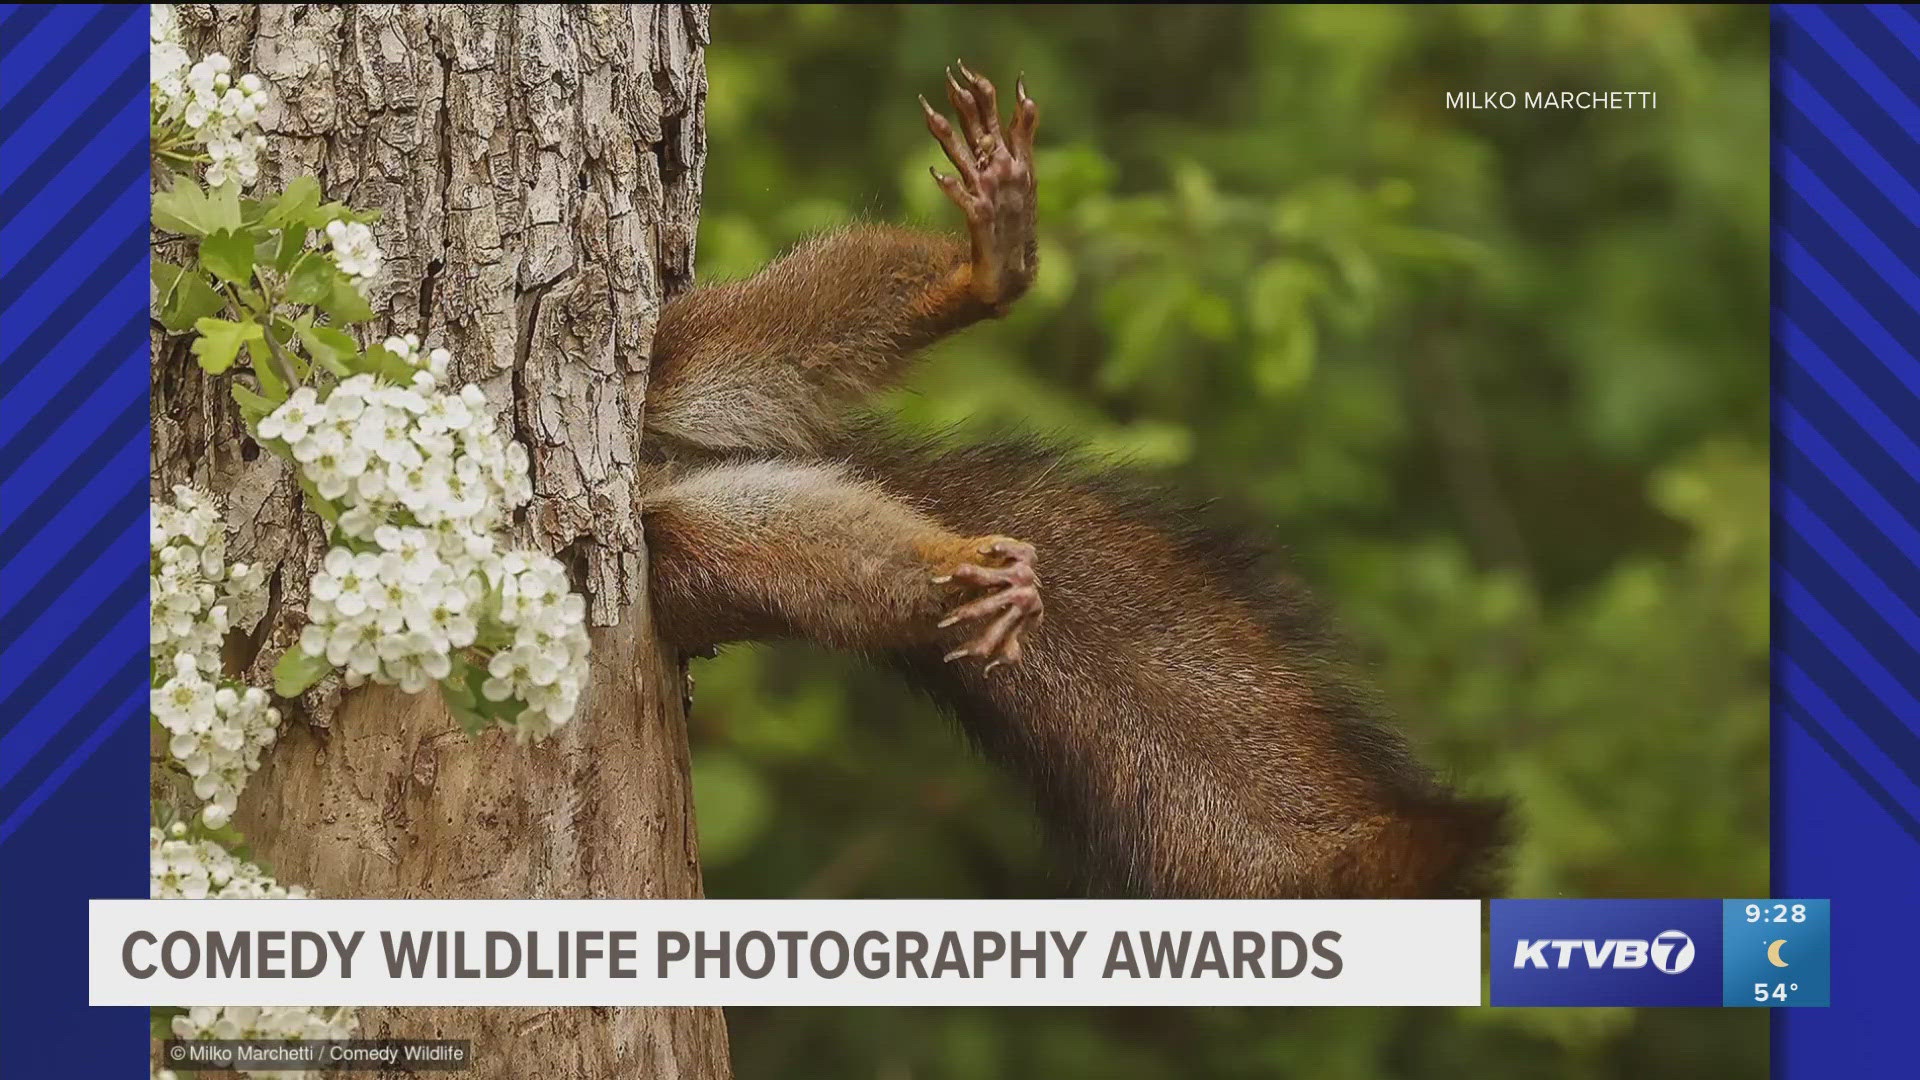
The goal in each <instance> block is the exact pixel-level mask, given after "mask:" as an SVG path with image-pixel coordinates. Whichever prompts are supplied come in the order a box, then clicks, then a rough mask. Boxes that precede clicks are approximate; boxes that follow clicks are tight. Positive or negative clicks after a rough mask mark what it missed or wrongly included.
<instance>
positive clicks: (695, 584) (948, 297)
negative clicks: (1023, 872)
mask: <svg viewBox="0 0 1920 1080" xmlns="http://www.w3.org/2000/svg"><path fill="white" fill-rule="evenodd" d="M969 79H970V85H972V86H973V87H975V88H976V90H977V88H978V87H979V86H980V85H983V84H984V83H985V80H980V79H978V78H977V77H974V76H971V75H969ZM962 93H964V91H962V90H961V89H960V87H959V86H958V84H956V85H955V88H954V91H953V92H952V93H951V94H950V98H951V99H952V100H953V101H954V103H955V106H956V108H957V109H959V110H960V113H961V116H962V119H963V121H967V123H965V124H964V125H963V126H965V127H966V134H967V139H968V141H967V143H966V146H970V147H975V148H984V149H980V154H981V156H980V158H979V159H978V160H977V161H971V162H967V163H965V164H963V163H962V161H961V159H960V158H956V159H955V160H956V165H957V166H959V167H961V170H962V174H963V175H962V177H961V178H960V179H959V180H954V179H952V178H946V179H943V180H942V184H941V186H942V188H943V189H944V190H947V191H948V193H949V194H950V195H953V196H954V197H955V199H956V201H957V202H959V203H960V204H961V205H962V207H963V208H964V209H966V210H967V217H968V222H969V228H970V232H971V235H972V243H971V245H968V244H962V243H960V242H958V241H953V240H945V239H940V238H933V237H924V236H920V235H918V234H915V233H910V232H906V231H903V230H899V229H890V228H879V227H867V228H860V229H854V230H850V231H847V232H843V233H838V234H835V235H832V236H828V237H825V238H822V239H820V240H816V241H814V242H812V243H810V244H808V245H805V246H803V247H802V248H800V249H798V250H797V251H796V252H794V253H793V254H791V255H788V256H787V257H785V258H783V259H781V260H779V261H778V262H776V263H774V264H773V265H772V266H770V267H769V268H768V269H767V270H766V271H764V272H762V273H761V274H760V275H758V276H756V277H754V278H752V279H751V280H749V281H745V282H740V283H736V284H732V285H726V286H721V287H718V288H710V289H704V290H700V291H697V292H694V293H692V294H689V295H687V296H685V297H681V298H679V299H676V300H675V301H673V302H672V303H671V304H669V306H668V308H667V310H666V312H665V314H664V315H663V317H662V320H661V326H660V331H659V335H658V340H657V344H656V354H655V356H654V358H653V369H652V388H651V390H650V400H649V411H648V416H647V428H648V433H649V441H650V443H652V444H653V445H656V446H664V447H666V448H667V451H666V452H667V456H669V457H670V458H673V459H675V460H676V461H677V464H675V465H672V466H670V467H669V468H667V469H666V470H665V471H664V473H663V477H664V479H663V480H662V481H661V482H660V483H658V484H656V485H654V486H653V487H652V489H651V490H650V491H648V493H647V494H646V496H645V498H646V505H645V516H644V520H645V525H646V530H647V539H648V546H649V550H650V554H651V559H652V582H651V584H652V596H653V602H654V604H655V607H656V613H657V615H658V618H659V625H660V627H661V631H662V633H663V634H664V635H666V636H667V637H668V638H669V639H670V640H673V641H676V642H678V643H680V644H681V645H683V646H686V647H688V648H689V649H692V648H698V647H703V646H707V645H713V644H719V643H722V642H727V641H735V640H742V639H758V638H771V637H801V638H807V639H810V640H815V641H819V642H822V643H825V644H828V645H833V646H838V647H842V648H848V649H856V650H861V651H863V652H866V653H868V654H870V655H873V656H875V657H876V658H879V659H882V660H883V661H885V662H887V663H890V664H893V665H894V666H896V667H898V668H900V669H901V670H903V671H904V672H905V673H906V675H907V676H908V678H909V679H911V680H912V681H913V682H914V683H915V684H916V685H918V686H920V687H921V688H923V689H924V690H926V691H927V692H928V693H930V694H931V695H932V696H934V697H935V698H936V699H937V700H939V701H940V702H942V703H943V704H945V705H947V706H948V707H950V708H951V709H952V710H953V711H954V712H955V713H956V714H957V716H958V717H959V719H960V721H961V723H962V725H963V726H964V728H965V729H966V731H967V732H968V734H969V735H970V736H971V737H972V738H973V739H974V741H975V742H976V743H977V744H978V745H979V746H981V747H982V748H983V749H984V750H985V752H986V753H987V754H988V755H989V756H991V757H993V758H994V759H996V760H998V761H1000V762H1001V763H1002V764H1004V765H1005V766H1007V767H1008V768H1010V769H1012V770H1013V771H1014V772H1015V773H1016V774H1018V775H1019V776H1020V777H1021V778H1022V779H1024V780H1025V781H1026V782H1027V784H1028V785H1029V786H1030V788H1031V790H1032V791H1033V792H1034V795H1035V797H1036V800H1037V802H1038V804H1039V806H1040V808H1041V811H1042V816H1043V818H1044V819H1045V820H1046V821H1047V822H1048V824H1049V826H1050V827H1051V828H1052V830H1053V831H1054V832H1055V834H1056V835H1057V836H1058V837H1059V839H1060V840H1061V841H1062V842H1063V844H1064V846H1065V847H1066V849H1067V850H1068V851H1069V852H1071V853H1073V854H1075V855H1077V856H1078V857H1079V862H1080V864H1081V866H1082V867H1083V870H1084V873H1085V876H1086V877H1087V879H1088V884H1089V885H1090V886H1091V887H1092V888H1093V889H1094V890H1096V891H1099V892H1112V893H1128V894H1135V895H1146V896H1168V897H1171V896H1181V897H1307V896H1354V897H1398V896H1475V895H1484V894H1486V893H1487V892H1490V891H1492V890H1493V889H1494V888H1495V886H1496V883H1497V878H1498V862H1499V854H1500V851H1501V849H1502V845H1503V842H1504V838H1505V832H1506V830H1505V817H1504V809H1503V807H1502V805H1501V804H1500V803H1499V802H1497V801H1492V800H1473V799H1467V798H1462V797H1460V796H1457V795H1455V794H1453V793H1452V792H1451V791H1449V790H1448V789H1447V788H1446V787H1445V786H1444V785H1443V784H1442V783H1440V782H1439V780H1437V779H1436V778H1435V777H1434V776H1433V775H1432V774H1431V773H1430V772H1429V771H1427V770H1426V769H1424V768H1423V767H1421V766H1420V764H1419V763H1418V762H1417V761H1415V759H1414V758H1413V756H1412V755H1411V753H1410V752H1409V751H1408V749H1407V747H1406V744H1405V742H1404V740H1403V739H1402V738H1401V737H1400V736H1399V734H1398V733H1396V732H1395V731H1393V730H1392V729H1391V728H1389V727H1386V726H1384V725H1382V724H1380V723H1378V722H1377V721H1376V720H1375V719H1373V710H1372V709H1371V708H1370V706H1369V703H1368V702H1367V701H1366V700H1365V698H1364V696H1363V695H1361V694H1359V693H1358V692H1356V691H1355V690H1354V689H1353V686H1354V684H1353V682H1352V681H1350V680H1349V679H1348V678H1347V677H1346V672H1345V670H1344V668H1343V666H1342V665H1341V664H1339V663H1338V662H1337V661H1336V660H1335V659H1334V656H1335V653H1334V651H1333V650H1332V649H1331V647H1330V645H1329V642H1328V640H1327V638H1326V637H1325V635H1324V634H1323V633H1322V632H1321V631H1320V630H1319V629H1318V627H1319V625H1320V624H1319V622H1318V620H1317V619H1315V618H1314V617H1313V615H1312V613H1311V612H1310V611H1309V610H1308V607H1307V605H1306V603H1305V601H1304V599H1303V594H1302V593H1301V592H1300V590H1298V589H1297V588H1295V587H1293V586H1292V585H1291V584H1290V583H1289V579H1288V578H1287V576H1286V575H1285V573H1284V572H1283V571H1281V569H1280V568H1278V567H1276V566H1274V565H1273V563H1272V560H1271V558H1270V556H1269V555H1268V554H1267V553H1266V552H1265V551H1263V550H1262V549H1261V548H1259V547H1257V546H1252V545H1248V544H1246V543H1244V542H1242V541H1240V540H1238V539H1236V538H1234V537H1233V536H1232V535H1231V534H1230V533H1227V532H1224V531H1222V530H1220V529H1218V528H1215V527H1213V526H1210V525H1208V524H1206V522H1207V519H1208V517H1209V515H1208V514H1207V513H1206V511H1205V510H1204V509H1203V508H1200V507H1195V506H1191V505H1188V504H1187V503H1186V502H1185V501H1184V500H1182V499H1180V498H1178V497H1177V496H1174V495H1172V494H1170V493H1167V492H1164V491H1161V490H1158V489H1156V488H1155V487H1153V486H1151V485H1148V484H1145V483H1143V482H1140V481H1138V480H1135V479H1131V478H1128V477H1126V476H1125V475H1123V474H1121V473H1118V472H1114V471H1102V470H1100V469H1097V468H1094V467H1092V466H1090V465H1088V464H1086V463H1083V462H1080V461H1078V460H1077V459H1076V458H1075V457H1074V456H1073V455H1072V454H1070V453H1068V452H1065V451H1063V450H1061V449H1059V448H1056V447H1053V446H1050V445H1047V444H1045V443H1043V442H1040V441H1038V440H1033V439H1015V440H1010V441H1003V442H998V443H993V444H988V445H978V446H959V445H946V444H943V443H941V442H940V441H937V440H910V439H903V438H897V437H892V436H888V435H886V434H884V433H883V432H881V431H880V430H879V429H878V428H876V427H874V426H872V425H869V424H849V423H847V422H846V421H845V419H844V418H843V411H844V409H845V407H846V406H847V405H848V404H849V403H851V402H853V401H857V400H858V399H859V398H860V397H862V396H864V395H866V394H868V393H871V392H872V391H873V390H875V389H878V388H880V387H883V386H886V385H890V384H891V383H892V382H894V381H895V380H897V379H898V377H899V376H900V373H901V372H902V371H903V369H904V368H905V366H906V363H907V360H908V358H909V356H910V354H911V353H912V352H913V351H914V350H915V349H917V348H919V347H921V346H923V345H925V344H928V343H929V342H931V341H933V340H934V339H936V338H938V337H939V336H940V335H942V334H945V333H950V332H952V331H954V330H956V329H959V328H960V327H962V326H964V325H967V324H968V323H971V322H973V321H976V320H978V319H980V318H984V317H987V316H989V315H992V314H994V313H996V312H997V311H999V310H1001V309H1003V308H1004V307H1005V305H1006V303H1008V302H1010V301H1011V299H1012V298H1014V297H1017V296H1018V295H1019V293H1020V292H1021V291H1023V290H1024V289H1025V288H1026V286H1027V283H1028V282H1029V281H1030V280H1031V275H1032V271H1033V266H1034V262H1033V242H1032V241H1033V234H1032V227H1031V217H1032V192H1033V184H1032V176H1031V168H1030V158H1027V157H1025V156H1023V154H1024V152H1025V150H1030V145H1031V136H1032V122H1033V115H1034V114H1033V113H1032V103H1031V101H1029V100H1027V99H1026V97H1025V94H1024V92H1022V93H1021V94H1020V96H1019V101H1020V106H1019V107H1020V109H1021V112H1019V113H1018V114H1017V115H1018V116H1019V117H1020V119H1019V120H1016V122H1015V126H1014V128H1013V130H1012V132H1011V133H1010V136H1011V137H1008V136H1001V135H1000V133H999V132H998V130H997V128H996V129H994V130H993V132H992V137H990V138H984V139H983V138H981V135H982V133H983V131H985V129H984V128H983V127H982V126H981V120H980V118H981V117H983V116H986V115H991V114H992V113H993V109H992V108H991V104H992V97H991V94H992V91H991V87H988V88H987V90H986V91H985V92H984V101H983V100H982V98H981V96H979V95H978V94H976V96H974V97H971V98H969V99H968V100H967V101H966V102H965V103H963V102H962V100H961V97H960V96H958V95H960V94H962ZM969 106H971V109H970V108H969ZM928 112H929V121H928V122H929V126H930V128H932V130H933V131H934V133H935V135H936V137H938V138H940V139H941V141H942V143H943V144H945V145H948V146H949V153H950V155H952V154H954V153H955V150H954V146H953V144H954V143H955V142H957V141H958V135H957V133H956V132H955V131H954V130H953V129H952V128H951V127H950V126H948V127H945V128H944V130H943V125H944V124H945V122H944V121H943V120H940V118H938V117H937V116H935V115H934V114H932V112H931V110H929V111H928ZM1023 122H1024V124H1025V127H1024V142H1025V146H1024V147H1023V145H1022V138H1021V131H1022V128H1021V124H1022V123H1023ZM989 151H991V153H989ZM988 283H990V284H988ZM1001 534H1008V535H1011V536H1015V537H1018V538H1020V539H1021V540H1024V541H1027V542H1029V543H1031V544H1033V545H1034V546H1035V547H1036V548H1037V549H1038V558H1037V563H1035V564H1034V566H1036V567H1037V569H1038V572H1039V577H1040V583H1039V585H1038V588H1037V591H1038V595H1039V596H1040V597H1044V603H1045V612H1044V620H1043V619H1042V618H1041V611H1040V609H1039V604H1038V603H1037V602H1029V603H1022V604H1017V605H1016V604H1011V603H1007V604H1000V605H999V606H998V607H995V609H994V613H993V614H992V615H990V616H988V617H986V618H983V619H973V620H968V621H966V622H963V623H961V624H960V625H954V626H948V627H942V626H940V625H939V623H940V621H941V618H942V616H943V614H944V613H948V612H953V611H954V610H955V607H956V605H957V604H961V603H966V602H969V601H971V602H973V603H975V604H979V603H981V602H983V599H984V602H985V603H986V604H988V605H989V606H992V605H995V604H999V600H998V598H1001V597H1011V596H1012V595H1013V594H1014V593H1016V592H1018V591H1020V590H1017V589H1015V588H1012V587H1011V586H1005V587H1003V586H999V585H996V586H993V587H987V586H986V585H985V583H986V582H987V581H988V580H989V579H990V578H991V577H992V576H993V575H996V574H999V575H1002V577H1001V578H999V579H995V580H1001V581H1011V580H1013V578H1011V577H1008V576H1007V575H1009V574H1011V572H1012V570H1014V569H1020V570H1022V572H1024V568H1020V567H1011V568H1008V567H1001V566H996V565H994V564H995V560H996V559H1000V560H1001V562H1002V563H1005V562H1007V561H1008V560H1007V559H1002V558H1001V556H999V555H995V554H992V553H993V552H995V551H1001V552H1005V551H1006V550H1008V548H1006V547H1002V548H998V549H996V548H994V547H993V545H992V540H993V539H994V538H996V537H999V536H1000V535H1001ZM1016 546H1017V545H1016ZM1023 550H1024V549H1023ZM1013 561H1018V559H1014V560H1013ZM976 563H984V564H985V565H984V566H982V565H975V564H976ZM956 575H957V576H956ZM1019 580H1020V581H1021V582H1022V583H1023V585H1024V586H1030V585H1031V580H1032V579H1031V575H1029V576H1027V577H1024V578H1020V579H1019ZM982 588H986V592H985V593H984V594H983V593H982V592H981V589H982ZM996 590H998V591H996ZM1025 591H1026V592H1027V593H1032V592H1034V590H1033V589H1032V588H1031V587H1027V588H1025ZM1030 599H1031V598H1029V600H1030ZM980 623H990V624H993V626H990V627H989V629H988V630H981V628H980V626H979V624H980ZM995 627H997V628H998V631H999V633H998V635H997V636H996V635H995V632H994V628H995ZM958 652H965V653H967V655H966V656H963V657H961V658H960V659H959V660H958V661H957V662H948V659H947V658H951V657H953V656H954V655H955V654H956V653H958ZM983 659H991V660H993V661H996V662H999V663H1003V664H1004V665H1005V666H1000V667H997V668H989V667H988V666H987V665H986V664H983V663H980V662H978V661H979V660H983ZM1009 661H1018V662H1017V663H1011V662H1009Z"/></svg>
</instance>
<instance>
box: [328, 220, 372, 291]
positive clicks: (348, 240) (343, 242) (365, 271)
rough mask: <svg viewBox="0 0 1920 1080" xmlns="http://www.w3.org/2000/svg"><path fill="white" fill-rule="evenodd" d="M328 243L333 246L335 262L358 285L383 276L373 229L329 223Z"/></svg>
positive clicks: (351, 223) (355, 222)
mask: <svg viewBox="0 0 1920 1080" xmlns="http://www.w3.org/2000/svg"><path fill="white" fill-rule="evenodd" d="M327 240H328V242H330V243H331V244H332V245H333V262H334V265H335V266H338V267H339V268H340V272H341V273H343V274H345V275H347V276H348V277H349V278H351V279H352V280H353V283H354V284H355V285H365V284H366V283H367V282H369V281H372V280H373V279H374V278H376V277H378V276H379V275H380V261H381V255H380V247H379V245H378V244H376V243H374V240H373V230H372V229H369V228H367V226H366V225H364V224H362V223H361V222H358V221H339V220H334V221H329V222H327Z"/></svg>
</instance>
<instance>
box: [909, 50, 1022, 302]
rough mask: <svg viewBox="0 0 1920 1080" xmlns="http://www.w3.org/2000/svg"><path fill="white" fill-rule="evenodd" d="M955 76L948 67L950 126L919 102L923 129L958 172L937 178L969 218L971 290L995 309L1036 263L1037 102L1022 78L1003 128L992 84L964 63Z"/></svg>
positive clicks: (1012, 294)
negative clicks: (957, 121)
mask: <svg viewBox="0 0 1920 1080" xmlns="http://www.w3.org/2000/svg"><path fill="white" fill-rule="evenodd" d="M959 67H960V77H959V78H955V77H954V74H953V72H952V71H951V70H949V71H948V72H947V100H948V101H949V102H951V103H952V104H953V111H954V112H955V113H956V114H957V115H958V116H959V117H960V128H959V130H957V131H956V130H955V129H954V126H953V124H952V123H951V122H949V121H948V120H947V118H946V117H944V116H941V115H940V114H939V113H937V112H935V111H934V109H933V106H931V105H929V104H927V99H926V98H924V97H922V98H921V99H920V108H921V109H922V110H923V111H924V112H925V113H926V117H927V130H928V131H931V132H932V133H933V137H934V138H935V139H937V140H939V142H940V146H941V148H942V149H944V150H946V152H947V159H948V160H950V161H952V162H953V167H954V168H955V169H956V170H958V171H959V174H960V175H958V176H944V175H942V174H941V173H940V172H939V171H938V170H934V171H933V180H934V183H936V184H939V185H940V190H941V191H944V192H946V194H947V198H949V199H951V200H953V203H954V205H955V206H958V207H959V208H960V209H961V211H962V212H963V213H965V214H966V215H967V233H968V235H969V237H970V238H971V239H972V241H973V267H972V271H973V274H972V280H971V283H970V285H971V288H972V290H973V293H974V295H975V296H976V297H977V298H978V299H979V300H980V301H981V302H982V303H985V304H987V305H989V306H991V307H994V308H996V309H998V308H1002V307H1004V306H1005V305H1007V304H1009V303H1012V302H1013V301H1014V300H1015V299H1016V298H1018V297H1019V296H1020V294H1021V293H1023V292H1025V291H1026V289H1027V286H1028V285H1030V284H1032V283H1033V274H1034V269H1035V265H1036V263H1037V261H1038V258H1037V246H1036V238H1037V234H1036V232H1035V227H1034V175H1033V131H1034V128H1035V127H1036V126H1037V125H1038V124H1039V122H1040V110H1039V107H1038V106H1036V105H1035V104H1034V103H1033V99H1032V98H1030V97H1028V96H1027V86H1026V80H1025V79H1020V80H1017V81H1016V82H1015V83H1014V105H1013V122H1012V124H1010V125H1009V126H1008V127H1007V129H1006V130H1005V131H1004V132H1002V130H1001V128H1000V103H999V99H998V96H997V95H996V93H995V91H994V88H993V84H992V83H990V82H988V81H987V80H986V78H985V77H984V76H980V75H975V74H974V73H973V72H971V71H968V70H967V65H966V64H964V63H962V64H960V65H959Z"/></svg>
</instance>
